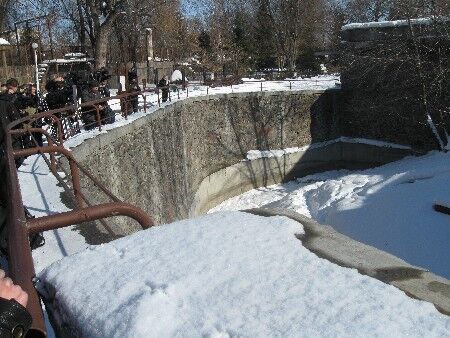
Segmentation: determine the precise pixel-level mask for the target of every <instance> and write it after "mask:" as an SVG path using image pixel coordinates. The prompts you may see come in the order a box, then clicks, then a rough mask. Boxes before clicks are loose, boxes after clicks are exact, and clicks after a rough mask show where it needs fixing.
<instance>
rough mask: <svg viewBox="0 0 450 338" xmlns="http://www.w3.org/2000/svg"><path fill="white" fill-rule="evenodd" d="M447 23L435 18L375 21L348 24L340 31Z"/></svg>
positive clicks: (440, 18) (445, 18) (445, 19)
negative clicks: (438, 22) (437, 22)
mask: <svg viewBox="0 0 450 338" xmlns="http://www.w3.org/2000/svg"><path fill="white" fill-rule="evenodd" d="M441 20H443V21H449V20H450V18H447V17H435V18H417V19H411V20H410V21H408V20H395V21H376V22H362V23H350V24H348V25H345V26H343V27H342V30H343V31H345V30H350V29H359V28H383V27H398V26H407V25H409V24H410V23H411V24H412V25H430V24H432V23H435V22H436V21H441Z"/></svg>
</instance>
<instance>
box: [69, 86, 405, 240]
mask: <svg viewBox="0 0 450 338" xmlns="http://www.w3.org/2000/svg"><path fill="white" fill-rule="evenodd" d="M338 101H339V91H338V90H329V91H299V92H271V93H239V94H230V95H217V96H211V97H201V98H190V99H187V100H184V101H179V102H176V103H173V104H170V105H167V106H166V107H164V108H160V109H159V110H157V111H156V112H154V113H152V114H149V115H147V116H145V117H142V118H140V119H138V120H136V121H134V122H132V123H130V124H129V125H126V126H123V127H120V128H117V129H113V130H110V131H108V132H107V133H106V134H101V135H98V136H97V137H95V138H93V139H90V140H87V141H85V142H84V143H83V144H81V145H80V146H78V147H76V148H75V149H73V152H74V155H75V158H77V159H78V160H79V161H80V162H81V163H82V164H83V165H84V166H85V167H86V168H89V170H90V171H91V173H92V174H93V175H94V176H95V177H97V178H99V179H100V180H101V181H102V182H103V183H104V184H105V186H106V187H107V188H109V189H110V190H111V191H112V192H113V193H114V194H116V195H117V196H118V197H119V198H120V199H122V200H124V201H126V202H129V203H132V204H135V205H137V206H139V207H140V208H142V209H143V210H145V211H146V212H148V213H149V214H150V215H152V216H153V217H154V219H155V221H156V222H157V223H158V224H161V223H167V222H171V221H173V220H177V219H183V218H187V217H190V216H194V215H197V214H199V213H202V212H205V211H206V210H207V209H208V208H209V207H212V206H214V205H215V204H217V203H220V202H221V201H223V200H224V199H226V198H228V197H231V196H234V195H237V194H239V193H241V192H244V191H246V190H249V189H251V188H255V187H259V186H262V185H266V184H272V183H278V182H283V181H287V180H290V179H293V178H294V177H299V176H302V175H305V174H309V173H312V172H317V171H322V170H327V169H336V168H348V167H358V168H359V167H368V166H372V165H379V164H382V163H385V162H388V161H392V160H396V159H398V158H401V157H403V156H405V155H406V154H410V151H408V150H402V149H393V148H386V147H375V146H368V145H361V144H353V145H352V144H346V145H344V144H343V143H342V142H337V143H336V142H334V143H331V144H330V145H329V146H326V147H321V148H317V149H309V150H307V151H304V152H301V153H296V154H291V155H289V156H285V157H283V158H275V159H260V160H256V161H252V162H248V161H247V162H242V160H243V159H244V158H245V157H246V154H247V151H249V150H252V149H261V150H264V149H285V148H290V147H302V146H305V145H309V144H311V143H316V142H322V141H328V140H334V139H336V138H338V137H339V136H340V129H341V128H342V127H341V121H340V118H339V116H340V113H339V111H338V109H336V108H337V107H338V106H339V105H338ZM369 127H370V126H368V128H369ZM227 168H228V169H227ZM232 173H238V175H237V176H236V175H232ZM82 188H83V191H87V192H88V193H89V197H90V199H91V200H92V201H93V202H96V203H100V202H106V201H108V200H107V199H105V198H104V197H103V195H102V194H100V193H99V192H98V191H97V190H96V189H94V188H93V187H92V186H91V184H90V182H87V181H85V182H83V187H82ZM120 224H121V226H122V228H123V229H122V230H123V232H124V233H128V232H132V231H133V230H135V229H136V228H135V225H134V224H128V223H123V222H120Z"/></svg>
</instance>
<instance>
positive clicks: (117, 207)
mask: <svg viewBox="0 0 450 338" xmlns="http://www.w3.org/2000/svg"><path fill="white" fill-rule="evenodd" d="M157 92H158V91H157ZM141 93H142V92H135V93H131V94H130V93H127V94H122V95H118V96H116V97H112V98H105V99H101V100H95V101H92V102H87V103H83V104H81V105H78V106H70V107H64V108H61V109H57V110H53V111H48V112H44V113H40V114H35V115H33V116H30V117H25V118H21V119H19V120H16V121H13V122H11V123H10V124H9V125H8V126H7V127H6V138H5V141H6V142H5V155H6V168H7V189H8V193H9V196H10V199H9V202H8V210H9V212H8V218H7V232H8V243H7V246H8V265H9V272H10V275H11V278H12V279H13V280H14V282H15V283H16V284H18V285H20V286H21V287H22V289H23V290H25V292H27V293H28V296H29V298H28V304H27V310H28V311H29V312H30V314H31V316H32V318H33V322H32V327H31V329H30V331H29V332H28V334H27V337H39V338H40V337H46V336H47V333H46V328H45V322H44V317H43V313H42V308H41V303H40V298H39V295H38V293H37V291H36V289H35V288H34V285H33V280H34V278H35V269H34V262H33V258H32V254H31V248H30V242H29V236H30V235H32V234H35V233H37V232H40V231H46V230H52V229H59V228H62V227H66V226H69V225H73V224H78V223H82V222H85V221H95V220H103V218H106V217H110V216H127V217H130V218H133V219H135V220H136V221H138V222H139V223H140V224H141V226H142V228H143V229H147V228H149V227H151V226H153V225H154V223H153V220H152V218H150V217H149V216H148V215H147V214H146V213H145V212H144V211H142V210H141V209H139V208H137V207H135V206H133V205H130V204H127V203H124V202H122V201H120V200H119V199H118V198H117V197H116V196H114V195H113V194H112V193H111V192H109V191H108V190H107V189H106V188H105V187H104V186H103V185H102V184H100V182H98V181H97V180H96V179H95V178H94V177H93V176H92V175H91V174H89V173H88V171H87V170H86V169H84V168H82V167H81V166H80V165H79V164H78V162H76V160H75V159H74V158H73V156H72V154H71V152H70V151H69V150H67V149H66V148H64V146H63V138H62V136H61V135H62V123H61V119H60V118H59V117H57V115H56V114H58V113H62V112H67V111H75V112H76V111H78V108H79V107H86V106H89V105H92V104H94V103H95V104H97V103H101V102H105V101H109V100H111V99H114V98H127V97H130V96H136V95H139V94H141ZM97 110H98V109H97ZM41 118H50V119H51V121H52V123H53V124H56V127H57V128H58V138H59V140H58V141H56V142H55V141H54V140H53V139H52V137H51V136H50V134H49V133H48V132H47V131H45V130H43V129H41V128H21V129H19V128H20V125H21V124H23V123H30V122H33V121H35V120H37V119H41ZM98 123H100V121H98ZM17 127H19V128H17ZM25 133H29V134H30V135H31V133H41V134H43V135H45V137H46V138H47V142H48V146H43V147H40V146H38V145H37V147H34V148H26V149H13V137H19V136H20V135H21V134H25ZM33 140H34V141H35V143H36V140H35V139H34V137H33ZM38 153H40V154H41V155H42V156H44V153H49V154H50V156H51V163H50V162H47V164H49V167H50V170H51V171H52V172H53V173H54V172H56V163H55V162H56V161H55V159H54V154H55V153H59V154H62V155H64V156H65V157H66V158H67V159H68V160H69V166H70V170H71V178H72V189H73V192H74V196H75V199H76V205H77V209H76V210H73V211H69V212H63V213H59V214H55V215H49V216H44V217H39V218H34V219H26V216H25V211H24V205H23V201H22V195H21V191H20V185H19V180H18V175H17V169H16V165H15V158H17V157H21V156H30V155H33V154H38ZM44 157H45V156H44ZM80 170H81V171H82V172H84V173H85V174H86V175H87V176H88V177H89V178H90V179H92V180H93V181H94V183H95V184H96V185H97V186H99V188H100V189H101V190H102V191H103V192H104V193H106V194H107V195H108V196H109V197H110V198H111V199H113V201H114V202H112V203H105V204H100V205H91V203H89V202H88V201H87V199H86V197H85V196H84V195H83V194H82V192H81V185H80V176H79V171H80ZM83 202H85V203H86V204H87V205H88V206H87V207H85V206H84V205H83Z"/></svg>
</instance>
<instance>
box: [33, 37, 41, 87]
mask: <svg viewBox="0 0 450 338" xmlns="http://www.w3.org/2000/svg"><path fill="white" fill-rule="evenodd" d="M31 47H33V51H34V67H35V68H36V92H37V93H39V91H40V90H39V88H40V87H39V69H38V61H37V49H38V47H39V46H38V44H37V43H36V42H33V43H32V44H31Z"/></svg>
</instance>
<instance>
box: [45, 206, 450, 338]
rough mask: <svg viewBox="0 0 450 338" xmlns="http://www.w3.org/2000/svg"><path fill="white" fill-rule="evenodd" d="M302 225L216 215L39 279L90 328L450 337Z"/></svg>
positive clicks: (449, 322)
mask: <svg viewBox="0 0 450 338" xmlns="http://www.w3.org/2000/svg"><path fill="white" fill-rule="evenodd" d="M296 234H303V228H302V226H301V225H300V224H299V223H297V222H295V221H292V220H290V219H288V218H285V217H279V216H278V217H270V218H264V217H260V216H254V215H250V214H245V213H240V212H222V213H215V214H211V215H207V216H203V217H201V218H198V219H194V220H185V221H181V222H177V223H173V224H170V225H165V226H162V227H155V228H152V229H149V230H147V231H141V232H139V233H135V234H134V235H131V236H128V237H126V238H122V239H119V240H116V241H114V242H111V243H109V244H105V245H101V246H96V247H91V248H90V249H89V250H86V251H84V252H82V253H79V254H76V255H73V256H71V257H67V258H65V259H63V260H61V261H59V262H57V263H55V264H53V265H52V266H50V267H49V268H47V269H46V270H44V271H43V272H42V273H40V274H39V278H40V279H41V286H40V288H41V289H42V290H43V292H44V293H47V294H48V295H47V296H48V297H49V298H50V299H52V300H53V303H52V305H53V306H54V307H55V309H57V311H58V313H63V314H64V316H65V318H67V319H68V320H69V321H70V322H71V324H72V325H73V326H76V327H77V329H78V330H79V332H78V335H82V336H84V337H92V338H95V337H173V336H177V337H194V336H195V337H230V336H242V337H250V336H252V337H253V336H255V337H272V336H281V337H331V336H333V337H334V336H351V337H356V336H360V337H363V336H366V335H371V336H380V337H386V336H392V337H393V336H395V337H404V336H410V337H425V336H426V337H443V336H446V335H448V332H449V330H450V318H449V317H446V316H444V315H441V314H440V313H438V312H437V311H436V310H435V308H434V307H433V306H432V305H431V304H428V303H425V302H422V301H417V300H414V299H411V298H409V297H407V296H406V295H405V294H404V293H403V292H401V291H399V290H398V289H396V288H395V287H393V286H390V285H387V284H384V283H382V282H380V281H378V280H375V279H372V278H370V277H367V276H363V275H360V274H359V273H358V272H357V271H356V270H354V269H347V268H341V267H339V266H337V265H335V264H332V263H330V262H328V261H326V260H323V259H321V258H318V257H317V256H316V255H314V254H313V253H311V252H310V251H308V250H307V249H306V248H304V247H303V246H302V244H301V242H300V241H299V240H298V239H297V238H296V236H295V235H296ZM55 289H56V290H58V291H57V292H56V293H55V292H54V290H55ZM53 297H56V298H53Z"/></svg>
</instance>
